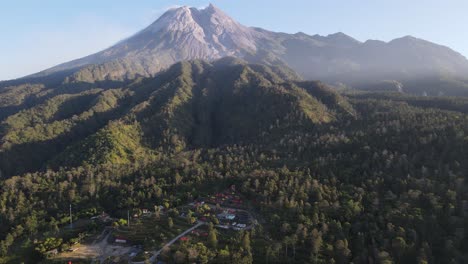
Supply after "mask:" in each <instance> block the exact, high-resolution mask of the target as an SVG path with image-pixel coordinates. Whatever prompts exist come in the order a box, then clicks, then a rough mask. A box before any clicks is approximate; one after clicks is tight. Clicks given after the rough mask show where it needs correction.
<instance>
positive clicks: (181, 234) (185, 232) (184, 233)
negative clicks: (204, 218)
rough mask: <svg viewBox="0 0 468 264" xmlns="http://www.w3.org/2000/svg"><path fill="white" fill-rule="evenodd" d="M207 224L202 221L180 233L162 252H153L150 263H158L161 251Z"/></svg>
mask: <svg viewBox="0 0 468 264" xmlns="http://www.w3.org/2000/svg"><path fill="white" fill-rule="evenodd" d="M205 224H206V222H201V221H198V222H197V224H196V225H194V226H192V227H190V228H189V229H187V230H185V231H184V232H182V233H180V234H179V235H178V236H176V237H175V238H173V239H172V240H171V241H169V242H167V243H166V244H165V245H164V246H163V247H162V248H161V249H160V250H158V251H153V252H152V254H153V255H152V256H151V258H150V259H149V261H150V263H154V262H156V260H157V258H158V256H159V254H161V251H162V250H163V249H164V248H165V247H169V246H171V245H172V244H174V243H175V242H177V240H179V239H180V238H181V237H183V236H185V235H187V234H188V233H190V232H192V231H193V230H195V229H197V228H199V227H200V226H202V225H205ZM131 263H132V264H144V263H145V262H144V261H140V262H131Z"/></svg>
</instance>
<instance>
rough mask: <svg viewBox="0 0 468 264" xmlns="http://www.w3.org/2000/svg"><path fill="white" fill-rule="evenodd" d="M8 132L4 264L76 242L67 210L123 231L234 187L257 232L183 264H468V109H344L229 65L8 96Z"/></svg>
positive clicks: (393, 98) (362, 101)
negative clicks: (119, 223) (157, 210)
mask: <svg viewBox="0 0 468 264" xmlns="http://www.w3.org/2000/svg"><path fill="white" fill-rule="evenodd" d="M51 87H52V88H51ZM73 87H75V88H73ZM0 120H1V124H0V137H1V143H0V144H1V147H0V150H1V151H0V169H1V173H2V178H1V183H0V188H1V190H0V223H1V224H0V241H1V242H0V256H1V257H0V263H21V262H24V263H38V262H40V261H44V258H45V256H44V255H43V254H42V253H43V251H44V250H41V248H39V247H38V246H37V243H36V241H38V240H40V241H42V240H44V239H45V238H49V240H45V241H46V242H47V243H46V242H44V243H43V244H42V246H44V247H50V248H53V247H54V246H60V245H61V244H62V243H63V242H64V241H70V240H71V239H73V237H67V236H61V235H60V232H59V230H60V229H61V228H62V227H63V226H65V225H66V224H67V223H68V221H69V217H68V210H69V205H70V204H72V205H73V207H74V208H75V211H76V214H77V217H89V216H92V215H93V214H96V212H100V211H104V210H105V211H106V212H109V213H111V214H113V215H117V216H123V215H124V212H126V210H128V209H131V208H141V207H147V208H152V207H153V206H154V205H160V204H164V203H166V204H167V207H168V208H175V207H177V206H179V205H181V204H184V203H187V202H189V201H193V200H194V199H196V198H197V197H200V196H202V195H205V194H206V193H212V192H216V191H219V190H222V189H225V188H227V187H228V186H231V185H234V186H236V188H237V190H239V192H240V193H241V194H242V195H243V196H244V197H246V199H247V200H248V201H249V204H250V206H251V210H252V212H254V214H255V215H256V217H257V218H258V225H257V226H256V227H255V228H254V229H253V230H250V231H246V232H240V233H239V234H238V235H237V236H235V237H232V241H230V245H232V246H230V247H229V248H219V247H217V245H216V243H215V242H213V243H207V244H206V245H203V244H201V245H200V244H190V243H189V244H182V245H181V246H178V247H177V248H174V249H173V252H168V256H167V258H168V259H170V261H171V262H177V263H184V262H185V261H188V260H189V259H190V252H193V251H196V252H197V256H198V257H197V259H194V260H192V259H190V260H191V261H195V262H199V263H350V262H353V263H465V262H468V253H467V252H468V228H467V227H468V182H467V180H466V175H467V172H468V164H467V163H466V160H467V158H468V99H464V98H451V97H416V96H409V95H404V94H402V93H392V92H380V93H371V92H356V91H342V92H340V93H339V92H337V91H335V90H333V89H331V88H329V87H328V86H326V85H324V84H322V83H320V82H304V81H300V80H299V79H298V78H297V77H296V76H295V75H293V74H291V73H290V72H288V71H283V70H281V69H279V68H275V67H266V66H259V65H248V64H245V63H244V62H242V61H238V60H234V59H223V60H220V61H217V62H214V63H207V62H203V61H193V62H183V63H179V64H176V65H174V66H172V67H171V68H170V69H168V70H166V71H164V72H162V73H160V74H158V76H156V77H154V78H147V79H143V78H141V79H136V80H133V81H129V82H121V83H113V82H108V83H80V82H77V83H73V84H71V83H68V84H62V85H61V86H56V85H55V84H54V85H47V84H45V85H40V84H22V85H19V86H9V87H3V88H0ZM210 228H212V227H210ZM214 234H215V231H213V230H211V229H210V237H211V238H210V239H211V240H210V241H215V240H216V239H215V238H216V236H215V235H214ZM213 237H214V238H213ZM51 245H52V246H51ZM44 263H45V262H44Z"/></svg>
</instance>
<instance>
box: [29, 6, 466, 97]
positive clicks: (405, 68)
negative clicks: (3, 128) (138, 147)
mask: <svg viewBox="0 0 468 264" xmlns="http://www.w3.org/2000/svg"><path fill="white" fill-rule="evenodd" d="M225 56H234V57H239V58H243V59H245V60H247V61H249V62H252V63H262V64H269V65H280V66H283V67H290V68H291V69H292V70H294V71H296V72H298V73H299V74H300V75H301V76H302V77H303V78H304V79H307V80H322V81H324V82H327V83H332V84H336V83H342V84H345V85H347V86H354V87H356V88H359V87H361V86H368V85H369V84H372V83H380V82H382V81H385V80H395V81H398V82H401V83H403V85H404V86H406V88H407V89H406V90H405V91H406V92H409V93H417V94H423V93H428V94H430V95H439V94H449V95H468V84H467V83H466V81H465V80H464V79H467V77H466V76H468V60H466V58H465V57H463V56H462V55H460V54H459V53H457V52H455V51H453V50H451V49H449V48H447V47H444V46H440V45H437V44H434V43H431V42H428V41H425V40H422V39H417V38H414V37H411V36H407V37H403V38H399V39H395V40H392V41H390V42H388V43H386V42H382V41H376V40H368V41H366V42H364V43H362V42H360V41H357V40H355V39H353V38H352V37H349V36H347V35H345V34H344V33H336V34H332V35H328V36H319V35H314V36H309V35H307V34H304V33H297V34H285V33H276V32H271V31H268V30H264V29H260V28H250V27H246V26H243V25H241V24H240V23H238V22H236V21H235V20H234V19H232V18H231V17H229V16H228V15H226V14H225V13H224V12H223V11H221V10H220V9H218V8H217V7H215V6H213V5H210V6H209V7H207V8H205V9H201V10H199V9H196V8H189V7H180V8H175V9H171V10H169V11H167V12H166V13H165V14H163V15H162V16H161V17H160V18H159V19H158V20H157V21H155V22H154V23H153V24H151V25H150V26H149V27H147V28H145V29H144V30H142V31H140V32H138V33H137V34H135V35H133V36H132V37H130V38H128V39H125V40H123V41H121V42H119V43H117V44H116V45H114V46H112V47H110V48H108V49H106V50H104V51H101V52H99V53H96V54H93V55H90V56H87V57H84V58H81V59H78V60H74V61H71V62H67V63H64V64H61V65H58V66H56V67H53V68H51V69H48V70H45V71H43V72H40V73H38V74H35V75H33V76H30V77H43V78H44V77H48V76H63V75H64V74H61V73H66V74H65V75H66V76H67V78H66V82H94V81H104V80H125V79H132V78H135V77H137V76H145V77H149V76H154V74H156V73H158V72H159V71H161V70H163V69H167V68H168V67H169V66H170V65H172V64H174V63H176V62H179V61H184V60H191V59H203V60H208V61H212V60H216V59H219V58H222V57H225ZM454 80H456V81H454ZM428 81H429V82H430V83H431V82H432V83H434V84H436V85H435V86H433V87H428V89H424V88H421V87H419V86H417V85H416V86H417V87H414V86H415V85H414V84H419V83H421V82H422V83H427V82H428ZM455 83H456V84H455ZM437 86H441V87H443V89H442V88H441V89H438V88H437Z"/></svg>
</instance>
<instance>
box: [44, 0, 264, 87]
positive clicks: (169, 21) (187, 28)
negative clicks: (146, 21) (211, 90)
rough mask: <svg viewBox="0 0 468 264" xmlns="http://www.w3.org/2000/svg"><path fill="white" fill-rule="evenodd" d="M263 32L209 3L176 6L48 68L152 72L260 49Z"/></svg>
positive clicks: (109, 73) (103, 73) (97, 74)
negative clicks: (80, 55) (104, 46)
mask: <svg viewBox="0 0 468 264" xmlns="http://www.w3.org/2000/svg"><path fill="white" fill-rule="evenodd" d="M261 35H262V34H261V33H259V32H257V31H255V30H253V29H251V28H248V27H245V26H243V25H241V24H239V23H238V22H236V21H235V20H234V19H232V18H231V17H229V16H228V15H226V14H225V13H224V12H223V11H221V10H220V9H219V8H217V7H215V6H214V5H212V4H210V5H209V6H208V7H206V8H205V9H197V8H190V7H187V6H183V7H179V8H173V9H170V10H168V11H167V12H166V13H164V14H163V15H162V16H161V17H160V18H159V19H157V20H156V21H155V22H154V23H153V24H151V25H150V26H148V27H147V28H145V29H144V30H142V31H140V32H139V33H137V34H135V35H134V36H132V37H130V38H128V39H126V40H123V41H121V42H119V43H117V44H116V45H114V46H112V47H110V48H108V49H106V50H104V51H102V52H99V53H96V54H94V55H91V56H87V57H85V58H82V59H78V60H74V61H71V62H68V63H65V64H62V65H59V66H57V67H54V68H52V69H49V70H46V71H45V72H43V73H47V74H48V73H51V72H56V71H62V70H69V69H76V68H80V67H83V66H86V65H97V64H100V66H99V67H94V66H91V68H87V69H86V70H87V71H90V73H92V74H91V76H90V77H92V78H97V79H109V78H118V77H126V78H132V77H134V75H143V76H150V75H153V74H155V73H157V72H159V71H160V70H162V69H165V68H167V67H169V66H170V65H172V64H174V63H175V62H178V61H184V60H192V59H206V60H214V59H219V58H222V57H226V56H235V57H244V56H245V54H247V53H255V52H256V50H257V43H258V41H259V40H260V39H261Z"/></svg>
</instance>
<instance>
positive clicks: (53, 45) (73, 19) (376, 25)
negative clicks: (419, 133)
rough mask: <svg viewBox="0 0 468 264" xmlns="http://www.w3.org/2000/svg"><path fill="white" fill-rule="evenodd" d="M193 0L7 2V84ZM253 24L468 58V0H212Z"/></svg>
mask: <svg viewBox="0 0 468 264" xmlns="http://www.w3.org/2000/svg"><path fill="white" fill-rule="evenodd" d="M209 2H210V1H203V0H187V1H168V0H136V1H128V0H79V1H70V0H68V1H64V0H40V1H38V0H14V1H13V0H5V1H1V3H0V32H1V34H2V38H1V40H0V80H5V79H12V78H17V77H21V76H24V75H27V74H31V73H35V72H37V71H40V70H43V69H46V68H48V67H51V66H54V65H56V64H59V63H62V62H66V61H69V60H72V59H75V58H79V57H82V56H85V55H89V54H91V53H94V52H97V51H100V50H102V49H104V48H106V47H108V46H110V45H112V44H113V43H115V42H117V41H119V40H120V39H122V38H125V37H127V36H129V35H131V34H133V33H135V32H136V31H138V30H140V29H142V28H144V27H145V26H147V25H148V24H150V23H151V22H153V21H154V20H155V19H157V18H158V17H159V16H160V15H161V14H162V13H163V12H164V11H165V10H167V9H168V8H169V7H173V6H178V5H188V6H195V7H204V6H207V5H208V3H209ZM211 2H212V3H213V4H215V5H216V6H218V7H219V8H221V9H223V10H224V11H225V12H226V13H228V14H229V15H231V16H232V17H233V18H234V19H236V20H238V21H239V22H241V23H242V24H244V25H247V26H258V27H262V28H265V29H269V30H273V31H282V32H288V33H296V32H298V31H302V32H305V33H308V34H321V35H328V34H331V33H335V32H338V31H341V32H344V33H346V34H348V35H351V36H352V37H354V38H356V39H358V40H361V41H364V40H367V39H380V40H384V41H389V40H391V39H394V38H397V37H401V36H405V35H413V36H415V37H420V38H424V39H427V40H430V41H433V42H436V43H439V44H443V45H446V46H449V47H451V48H453V49H455V50H456V51H458V52H460V53H462V54H463V55H465V56H467V55H468V29H467V26H468V16H467V15H466V14H467V11H468V0H320V1H319V0H212V1H211Z"/></svg>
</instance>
